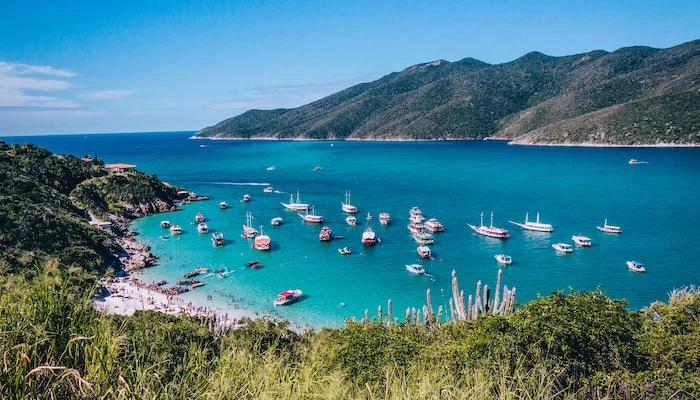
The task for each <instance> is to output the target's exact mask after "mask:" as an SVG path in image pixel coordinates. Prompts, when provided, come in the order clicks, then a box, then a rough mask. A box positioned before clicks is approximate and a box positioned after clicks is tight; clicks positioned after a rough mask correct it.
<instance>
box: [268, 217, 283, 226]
mask: <svg viewBox="0 0 700 400" xmlns="http://www.w3.org/2000/svg"><path fill="white" fill-rule="evenodd" d="M281 223H282V218H280V217H275V218H272V219H271V220H270V225H272V226H279V225H280V224H281Z"/></svg>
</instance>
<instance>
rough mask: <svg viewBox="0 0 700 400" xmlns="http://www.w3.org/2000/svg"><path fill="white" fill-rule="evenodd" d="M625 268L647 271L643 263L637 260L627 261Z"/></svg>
mask: <svg viewBox="0 0 700 400" xmlns="http://www.w3.org/2000/svg"><path fill="white" fill-rule="evenodd" d="M627 268H629V269H630V271H635V272H647V269H646V268H644V264H642V263H640V262H637V261H634V260H632V261H627Z"/></svg>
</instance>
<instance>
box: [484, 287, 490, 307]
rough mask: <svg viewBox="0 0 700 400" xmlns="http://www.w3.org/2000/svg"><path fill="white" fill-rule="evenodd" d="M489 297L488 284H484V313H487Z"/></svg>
mask: <svg viewBox="0 0 700 400" xmlns="http://www.w3.org/2000/svg"><path fill="white" fill-rule="evenodd" d="M490 299H491V291H490V290H489V285H484V314H488V313H489V300H490Z"/></svg>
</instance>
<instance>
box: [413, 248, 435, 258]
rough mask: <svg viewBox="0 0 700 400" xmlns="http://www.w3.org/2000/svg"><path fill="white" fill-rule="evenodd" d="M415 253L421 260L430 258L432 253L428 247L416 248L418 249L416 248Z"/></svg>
mask: <svg viewBox="0 0 700 400" xmlns="http://www.w3.org/2000/svg"><path fill="white" fill-rule="evenodd" d="M416 251H417V252H418V255H419V256H421V257H422V258H431V257H432V256H433V252H432V251H431V250H430V247H428V246H418V248H416Z"/></svg>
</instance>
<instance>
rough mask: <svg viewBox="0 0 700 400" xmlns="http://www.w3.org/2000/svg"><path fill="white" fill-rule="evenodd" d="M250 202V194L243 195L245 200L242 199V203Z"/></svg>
mask: <svg viewBox="0 0 700 400" xmlns="http://www.w3.org/2000/svg"><path fill="white" fill-rule="evenodd" d="M249 201H250V195H249V194H248V193H246V194H244V195H243V198H242V199H241V203H247V202H249Z"/></svg>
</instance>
